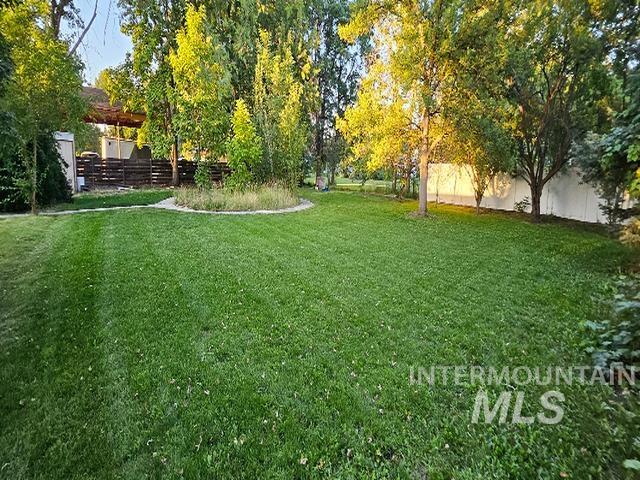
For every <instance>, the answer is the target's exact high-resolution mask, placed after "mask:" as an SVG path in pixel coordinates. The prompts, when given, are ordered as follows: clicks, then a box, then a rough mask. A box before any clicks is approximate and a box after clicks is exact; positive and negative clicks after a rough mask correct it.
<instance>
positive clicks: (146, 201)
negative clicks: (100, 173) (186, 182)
mask: <svg viewBox="0 0 640 480" xmlns="http://www.w3.org/2000/svg"><path fill="white" fill-rule="evenodd" d="M171 195H172V192H171V190H169V189H151V188H150V189H142V190H121V191H114V190H107V191H104V192H99V191H98V192H87V193H80V194H77V195H74V196H73V200H72V201H71V202H69V203H58V204H56V205H53V206H52V207H50V208H48V209H47V210H48V211H54V212H59V211H63V210H80V209H83V208H90V209H93V208H104V207H128V206H131V205H151V204H153V203H158V202H159V201H161V200H164V199H165V198H169V197H170V196H171Z"/></svg>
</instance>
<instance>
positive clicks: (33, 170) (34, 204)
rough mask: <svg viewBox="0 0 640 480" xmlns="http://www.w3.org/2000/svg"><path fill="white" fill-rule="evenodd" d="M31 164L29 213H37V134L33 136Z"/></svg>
mask: <svg viewBox="0 0 640 480" xmlns="http://www.w3.org/2000/svg"><path fill="white" fill-rule="evenodd" d="M32 162H33V163H32V165H31V213H32V214H33V215H37V214H38V204H37V197H36V194H37V191H38V135H37V134H36V135H34V136H33V160H32Z"/></svg>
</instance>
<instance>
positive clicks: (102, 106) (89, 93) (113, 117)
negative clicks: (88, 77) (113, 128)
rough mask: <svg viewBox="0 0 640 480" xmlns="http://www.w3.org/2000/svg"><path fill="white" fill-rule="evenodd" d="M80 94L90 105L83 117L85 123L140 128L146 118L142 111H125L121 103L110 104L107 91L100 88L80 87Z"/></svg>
mask: <svg viewBox="0 0 640 480" xmlns="http://www.w3.org/2000/svg"><path fill="white" fill-rule="evenodd" d="M82 96H83V97H84V98H85V99H87V101H88V102H89V105H90V107H89V112H88V113H87V115H85V117H84V121H85V122H87V123H104V124H106V125H119V126H121V127H134V128H140V127H141V126H142V123H143V122H144V120H145V118H146V115H145V114H144V112H126V111H125V110H124V107H123V105H122V104H121V103H119V102H116V103H114V104H112V103H111V101H110V99H109V95H107V92H105V91H104V90H102V89H100V88H95V87H82Z"/></svg>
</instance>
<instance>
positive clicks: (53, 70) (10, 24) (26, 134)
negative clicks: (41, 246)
mask: <svg viewBox="0 0 640 480" xmlns="http://www.w3.org/2000/svg"><path fill="white" fill-rule="evenodd" d="M46 15H47V5H46V3H44V2H41V1H37V0H33V1H27V2H25V3H23V4H21V5H19V6H15V7H12V8H8V9H3V10H2V11H1V12H0V27H1V28H0V29H1V30H2V32H3V33H4V35H6V38H7V40H8V42H9V44H10V45H12V48H11V60H12V62H13V65H14V66H15V70H14V73H13V76H12V79H11V82H10V83H9V85H8V94H7V95H6V97H5V101H6V102H7V106H6V108H7V109H8V110H10V111H12V112H13V113H14V115H15V118H16V130H17V133H18V139H19V141H20V145H19V148H20V153H21V156H22V158H24V159H27V158H30V163H29V166H28V172H29V182H28V184H25V185H24V188H25V189H28V190H29V196H30V204H31V211H32V213H37V192H38V182H39V180H41V179H39V178H38V153H39V152H38V145H39V143H40V142H41V137H42V136H43V135H44V136H46V135H47V134H50V133H51V132H53V131H55V130H63V129H65V128H69V127H72V126H73V125H77V124H78V123H79V122H80V119H81V118H82V116H83V113H84V111H85V104H84V102H83V101H82V99H81V97H80V91H81V89H82V78H81V75H80V72H81V66H80V63H79V62H78V60H77V59H76V58H75V57H73V56H69V55H68V45H67V44H66V43H64V42H61V41H59V40H57V39H55V38H53V37H52V36H51V35H50V34H49V33H48V32H47V31H46V22H45V21H43V19H45V18H46Z"/></svg>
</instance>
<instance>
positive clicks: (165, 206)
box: [0, 197, 313, 219]
mask: <svg viewBox="0 0 640 480" xmlns="http://www.w3.org/2000/svg"><path fill="white" fill-rule="evenodd" d="M311 207H313V203H312V202H310V201H309V200H305V199H304V198H301V199H300V203H299V204H298V205H296V206H295V207H288V208H281V209H280V210H242V211H237V212H235V211H233V212H231V211H230V212H222V211H221V212H212V211H209V210H194V209H193V208H188V207H181V206H179V205H176V199H175V198H174V197H171V198H167V199H166V200H162V201H161V202H158V203H154V204H152V205H130V206H127V207H100V208H82V209H80V210H63V211H60V212H40V213H39V215H43V216H46V217H56V216H59V215H73V214H76V213H89V212H107V211H111V210H130V209H134V208H159V209H162V210H172V211H174V212H184V213H203V214H208V215H275V214H279V213H293V212H300V211H302V210H306V209H308V208H311ZM30 215H31V214H30V213H9V214H2V215H0V219H2V218H20V217H28V216H30Z"/></svg>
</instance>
